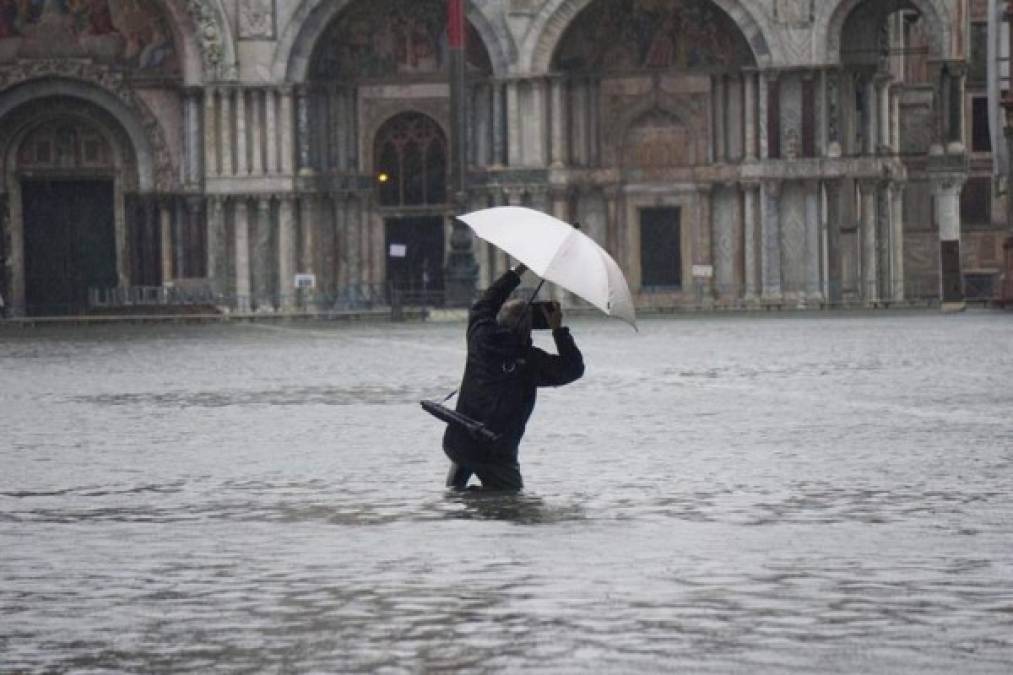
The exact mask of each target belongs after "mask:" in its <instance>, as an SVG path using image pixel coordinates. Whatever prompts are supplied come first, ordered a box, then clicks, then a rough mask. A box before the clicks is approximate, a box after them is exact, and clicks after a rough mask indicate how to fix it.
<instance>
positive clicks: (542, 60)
mask: <svg viewBox="0 0 1013 675" xmlns="http://www.w3.org/2000/svg"><path fill="white" fill-rule="evenodd" d="M600 1H602V0H550V2H549V4H548V7H547V8H546V9H545V10H544V11H543V12H541V13H540V14H539V15H538V16H537V18H536V20H535V23H534V25H533V26H532V27H531V30H530V31H529V35H530V36H532V37H531V38H530V39H529V40H528V41H527V42H528V44H527V49H523V50H522V51H521V59H522V60H523V61H522V63H521V64H520V70H522V71H524V72H531V73H546V72H549V70H550V69H551V67H552V58H553V55H554V54H555V52H556V47H557V46H558V45H559V41H560V40H561V39H562V38H563V35H564V34H565V33H566V29H567V28H568V27H569V26H570V24H571V23H572V22H573V20H574V19H576V17H577V15H578V14H580V12H581V11H583V10H584V9H585V8H587V7H588V6H589V5H591V4H592V3H594V2H600ZM708 1H709V2H710V3H711V4H713V5H715V6H717V7H719V8H720V9H721V10H723V11H724V12H725V13H726V14H727V15H728V16H729V18H731V20H732V21H733V22H735V25H737V26H738V27H739V30H741V31H742V34H743V35H744V36H745V38H746V41H747V42H748V43H749V46H750V48H751V49H752V51H753V56H754V58H755V59H756V63H757V65H758V66H760V67H763V66H766V65H769V64H770V63H771V50H770V46H769V45H770V42H769V40H768V39H767V37H766V35H765V34H764V32H763V29H762V28H761V26H760V23H759V21H758V20H757V19H756V17H755V16H754V15H753V13H752V12H751V11H750V10H748V9H746V6H745V4H744V3H743V2H742V0H708Z"/></svg>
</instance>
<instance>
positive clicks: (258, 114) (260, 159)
mask: <svg viewBox="0 0 1013 675" xmlns="http://www.w3.org/2000/svg"><path fill="white" fill-rule="evenodd" d="M263 100H264V92H263V90H261V89H254V90H252V91H251V92H250V108H252V110H251V111H250V112H252V113H253V114H252V115H251V116H250V117H251V120H250V131H251V133H250V145H251V146H252V147H251V150H252V152H251V153H250V164H251V167H250V168H251V173H253V174H254V175H257V176H261V175H263V174H264V127H265V124H264V117H265V111H264V107H263Z"/></svg>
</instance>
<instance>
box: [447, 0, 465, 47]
mask: <svg viewBox="0 0 1013 675" xmlns="http://www.w3.org/2000/svg"><path fill="white" fill-rule="evenodd" d="M447 43H448V46H449V47H450V48H451V49H464V0H447Z"/></svg>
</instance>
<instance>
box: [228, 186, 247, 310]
mask: <svg viewBox="0 0 1013 675" xmlns="http://www.w3.org/2000/svg"><path fill="white" fill-rule="evenodd" d="M232 208H233V210H232V220H233V230H234V234H235V242H236V243H235V256H236V262H235V266H236V311H237V312H239V313H240V314H245V313H247V312H249V311H250V212H249V204H248V203H247V201H246V198H245V197H240V198H238V199H236V201H235V203H234V204H233V207H232Z"/></svg>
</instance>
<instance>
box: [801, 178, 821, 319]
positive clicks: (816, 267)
mask: <svg viewBox="0 0 1013 675" xmlns="http://www.w3.org/2000/svg"><path fill="white" fill-rule="evenodd" d="M819 198H820V184H819V182H818V181H815V180H809V181H806V182H805V221H806V225H805V300H806V302H807V303H810V304H819V303H821V302H823V284H822V277H823V264H822V263H823V244H822V241H821V239H822V232H821V223H820V221H821V219H820V205H819Z"/></svg>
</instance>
